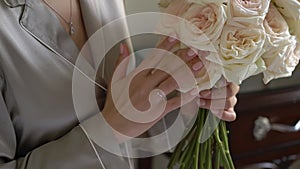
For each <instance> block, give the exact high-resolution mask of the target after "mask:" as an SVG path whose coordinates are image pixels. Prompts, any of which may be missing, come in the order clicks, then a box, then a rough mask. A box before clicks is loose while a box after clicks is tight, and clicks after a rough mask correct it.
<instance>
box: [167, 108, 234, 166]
mask: <svg viewBox="0 0 300 169" xmlns="http://www.w3.org/2000/svg"><path fill="white" fill-rule="evenodd" d="M209 113H210V112H209V110H206V109H199V113H198V116H197V119H196V122H195V124H194V126H193V127H192V129H191V130H190V132H189V133H188V134H187V136H186V137H185V138H184V139H183V140H182V141H181V142H180V143H179V144H178V145H177V147H176V149H175V150H174V153H173V154H172V157H171V160H170V162H169V165H168V169H173V167H174V166H175V165H176V163H178V164H179V165H180V169H212V168H215V169H219V168H220V167H223V168H224V169H234V164H233V161H232V158H231V155H230V151H229V144H228V131H227V129H226V123H225V122H224V121H221V122H220V123H219V124H218V126H217V128H216V129H215V131H214V132H213V135H212V136H210V137H209V139H208V140H206V141H205V142H204V143H201V137H202V133H203V130H202V129H203V127H204V124H205V121H206V119H207V117H208V115H209ZM214 123H217V119H216V117H214Z"/></svg>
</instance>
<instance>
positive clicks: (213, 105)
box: [198, 83, 240, 121]
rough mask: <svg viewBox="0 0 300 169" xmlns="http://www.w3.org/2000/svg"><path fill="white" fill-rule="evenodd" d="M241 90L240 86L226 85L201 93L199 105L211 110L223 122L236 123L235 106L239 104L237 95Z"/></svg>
mask: <svg viewBox="0 0 300 169" xmlns="http://www.w3.org/2000/svg"><path fill="white" fill-rule="evenodd" d="M239 89H240V87H239V86H238V85H235V84H233V83H226V84H225V85H223V87H220V88H213V89H210V90H204V91H201V92H200V93H199V95H200V98H199V100H198V105H199V107H201V108H206V109H210V110H211V112H212V113H213V114H214V115H216V116H218V117H219V118H221V119H222V120H225V121H234V120H235V119H236V113H235V111H234V106H235V105H236V103H237V98H236V94H237V93H238V92H239Z"/></svg>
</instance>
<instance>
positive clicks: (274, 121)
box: [228, 85, 300, 169]
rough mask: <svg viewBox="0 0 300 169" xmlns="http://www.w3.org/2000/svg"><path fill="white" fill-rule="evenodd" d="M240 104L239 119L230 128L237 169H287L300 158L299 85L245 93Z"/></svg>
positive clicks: (238, 105) (240, 97) (238, 108)
mask: <svg viewBox="0 0 300 169" xmlns="http://www.w3.org/2000/svg"><path fill="white" fill-rule="evenodd" d="M238 100H239V101H238V104H237V107H236V111H237V112H238V118H237V120H236V121H235V122H232V123H229V124H228V128H229V130H230V134H229V137H230V144H231V145H230V146H231V153H232V156H233V159H234V161H235V164H236V166H237V168H245V166H249V165H252V166H253V164H254V165H255V164H265V165H266V166H267V165H269V168H272V165H273V164H274V165H273V167H274V168H275V166H279V167H278V168H280V169H287V166H288V165H289V164H290V163H291V162H292V161H294V160H295V159H296V158H297V154H300V132H296V131H297V130H298V129H300V126H299V125H300V123H298V121H299V120H300V85H294V87H292V86H289V87H285V88H281V89H274V90H273V89H272V90H260V91H257V92H250V93H242V94H239V95H238ZM297 123H298V124H297ZM296 124H297V125H298V126H295V125H296ZM248 168H249V169H250V168H251V167H248ZM254 168H255V167H254ZM265 168H268V167H265ZM251 169H252V168H251ZM255 169H259V168H258V167H256V168H255Z"/></svg>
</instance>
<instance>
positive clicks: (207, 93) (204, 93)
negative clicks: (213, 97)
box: [200, 90, 210, 97]
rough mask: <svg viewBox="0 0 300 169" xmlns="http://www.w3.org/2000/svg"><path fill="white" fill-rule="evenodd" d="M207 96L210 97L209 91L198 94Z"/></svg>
mask: <svg viewBox="0 0 300 169" xmlns="http://www.w3.org/2000/svg"><path fill="white" fill-rule="evenodd" d="M209 95H210V91H209V90H207V91H203V92H200V96H203V97H207V96H209Z"/></svg>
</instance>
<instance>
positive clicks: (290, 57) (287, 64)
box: [263, 36, 299, 83]
mask: <svg viewBox="0 0 300 169" xmlns="http://www.w3.org/2000/svg"><path fill="white" fill-rule="evenodd" d="M296 43H297V41H296V39H295V37H294V36H291V37H290V39H289V40H288V41H287V42H286V44H283V45H281V46H279V47H277V48H273V50H269V51H267V52H266V53H265V54H264V56H263V59H264V61H265V63H266V66H267V70H266V71H264V72H263V74H264V79H263V80H264V83H268V82H269V81H271V80H272V79H277V78H281V77H288V76H291V75H292V72H293V71H294V70H295V67H296V66H297V64H298V63H299V57H298V56H297V55H295V53H294V50H295V48H296Z"/></svg>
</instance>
